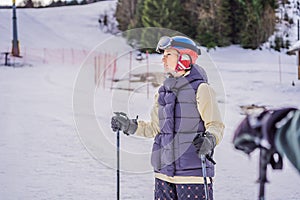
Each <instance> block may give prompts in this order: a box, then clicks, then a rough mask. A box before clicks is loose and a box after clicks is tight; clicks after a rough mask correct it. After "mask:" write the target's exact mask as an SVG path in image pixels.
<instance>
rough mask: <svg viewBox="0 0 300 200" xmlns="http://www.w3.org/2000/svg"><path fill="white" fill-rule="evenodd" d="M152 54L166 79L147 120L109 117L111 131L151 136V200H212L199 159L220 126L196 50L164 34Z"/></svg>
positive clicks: (216, 138) (208, 163)
mask: <svg viewBox="0 0 300 200" xmlns="http://www.w3.org/2000/svg"><path fill="white" fill-rule="evenodd" d="M156 50H157V51H158V52H162V51H163V58H162V61H163V64H164V71H165V73H166V74H167V78H166V80H165V81H164V83H163V85H162V86H161V87H160V88H159V90H158V93H157V94H156V95H155V103H154V107H153V109H152V112H151V121H150V122H144V121H138V122H137V120H136V119H128V118H127V116H126V115H117V116H114V117H113V118H112V128H113V130H114V131H116V130H122V131H123V132H124V133H126V134H135V135H137V136H143V137H154V144H153V148H152V157H151V163H152V166H153V168H154V172H155V194H154V196H155V199H157V200H158V199H168V200H169V199H176V200H177V199H178V200H186V199H205V196H209V199H213V189H212V182H213V177H214V165H213V163H212V162H211V161H209V160H206V163H205V164H206V170H205V172H206V175H207V176H208V177H209V178H208V180H207V181H208V186H209V187H208V188H209V189H208V195H205V191H204V178H203V172H202V166H201V160H200V158H199V157H200V155H212V152H213V150H214V147H215V146H216V145H217V144H219V143H220V141H221V140H222V137H223V129H224V124H223V122H222V119H221V116H220V112H219V109H218V106H217V102H216V99H215V93H214V91H213V89H212V88H211V87H210V86H209V84H208V83H207V76H206V73H205V71H204V70H203V69H202V68H201V67H199V66H198V65H197V64H195V62H196V60H197V58H198V55H199V54H200V49H199V48H198V46H197V45H196V43H195V42H194V41H192V40H191V39H189V38H187V37H183V36H174V37H168V36H164V37H162V38H161V39H160V40H159V42H158V45H157V49H156ZM193 141H194V143H193ZM193 144H194V145H193Z"/></svg>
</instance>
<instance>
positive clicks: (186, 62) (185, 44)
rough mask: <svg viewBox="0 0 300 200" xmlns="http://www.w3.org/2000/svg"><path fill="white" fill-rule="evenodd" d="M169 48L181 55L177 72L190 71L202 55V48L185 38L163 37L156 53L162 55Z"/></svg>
mask: <svg viewBox="0 0 300 200" xmlns="http://www.w3.org/2000/svg"><path fill="white" fill-rule="evenodd" d="M167 48H173V49H176V50H177V51H178V52H179V54H180V55H179V59H178V65H177V66H176V71H182V70H187V69H190V68H191V64H193V63H195V62H196V60H197V58H198V55H200V54H201V50H200V47H199V46H197V44H196V43H195V42H194V41H193V40H191V39H190V38H188V37H184V36H174V37H169V36H163V37H161V38H160V40H159V42H158V43H157V46H156V51H157V52H158V53H161V51H164V50H165V49H167Z"/></svg>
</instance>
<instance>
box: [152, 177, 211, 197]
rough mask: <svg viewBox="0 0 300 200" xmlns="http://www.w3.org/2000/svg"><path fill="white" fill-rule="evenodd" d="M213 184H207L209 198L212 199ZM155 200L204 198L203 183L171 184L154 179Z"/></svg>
mask: <svg viewBox="0 0 300 200" xmlns="http://www.w3.org/2000/svg"><path fill="white" fill-rule="evenodd" d="M212 186H213V184H208V191H209V198H210V199H209V200H213V188H212ZM154 199H155V200H205V191H204V185H203V184H173V183H169V182H166V181H163V180H160V179H157V178H156V179H155V191H154Z"/></svg>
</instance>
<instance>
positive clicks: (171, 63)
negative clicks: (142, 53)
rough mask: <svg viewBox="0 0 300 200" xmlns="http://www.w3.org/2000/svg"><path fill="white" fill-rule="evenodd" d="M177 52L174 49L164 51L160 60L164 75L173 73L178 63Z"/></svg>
mask: <svg viewBox="0 0 300 200" xmlns="http://www.w3.org/2000/svg"><path fill="white" fill-rule="evenodd" d="M178 55H179V54H178V52H177V51H176V50H175V49H166V50H165V51H164V56H163V58H162V61H163V64H164V70H165V72H166V73H173V72H175V68H176V66H177V62H178Z"/></svg>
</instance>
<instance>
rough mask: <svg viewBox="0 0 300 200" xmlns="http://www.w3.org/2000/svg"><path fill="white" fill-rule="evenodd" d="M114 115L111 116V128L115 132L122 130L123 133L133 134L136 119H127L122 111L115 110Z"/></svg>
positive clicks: (135, 127) (136, 125)
mask: <svg viewBox="0 0 300 200" xmlns="http://www.w3.org/2000/svg"><path fill="white" fill-rule="evenodd" d="M115 114H116V115H115V116H113V117H112V118H111V128H112V130H113V131H114V132H115V131H117V130H122V131H123V133H124V134H126V135H129V134H134V133H135V131H136V129H137V127H138V124H137V118H136V119H129V118H128V117H127V115H126V114H125V113H123V112H115Z"/></svg>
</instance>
